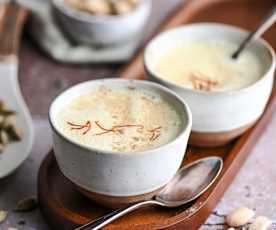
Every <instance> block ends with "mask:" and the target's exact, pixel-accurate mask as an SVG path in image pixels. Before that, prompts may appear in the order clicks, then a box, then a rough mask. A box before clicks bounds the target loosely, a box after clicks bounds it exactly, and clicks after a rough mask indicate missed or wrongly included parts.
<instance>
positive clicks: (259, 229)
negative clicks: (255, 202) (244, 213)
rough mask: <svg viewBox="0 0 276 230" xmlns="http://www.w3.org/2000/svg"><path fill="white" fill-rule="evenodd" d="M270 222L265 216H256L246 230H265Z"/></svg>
mask: <svg viewBox="0 0 276 230" xmlns="http://www.w3.org/2000/svg"><path fill="white" fill-rule="evenodd" d="M271 224H272V223H271V220H269V219H268V218H267V217H265V216H258V217H257V218H256V219H255V220H254V221H253V223H252V224H250V225H249V229H248V230H267V229H268V227H269V226H271Z"/></svg>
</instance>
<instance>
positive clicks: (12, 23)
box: [0, 3, 27, 55]
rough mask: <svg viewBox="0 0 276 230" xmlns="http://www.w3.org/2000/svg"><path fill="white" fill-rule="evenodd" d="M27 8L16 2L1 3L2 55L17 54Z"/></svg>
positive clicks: (0, 36)
mask: <svg viewBox="0 0 276 230" xmlns="http://www.w3.org/2000/svg"><path fill="white" fill-rule="evenodd" d="M26 18H27V10H26V9H24V8H22V7H21V6H19V5H18V4H16V3H2V4H0V55H11V54H17V51H18V48H19V43H20V40H21V33H22V29H23V26H24V23H25V20H26Z"/></svg>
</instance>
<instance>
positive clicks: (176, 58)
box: [154, 39, 268, 91]
mask: <svg viewBox="0 0 276 230" xmlns="http://www.w3.org/2000/svg"><path fill="white" fill-rule="evenodd" d="M236 49H237V44H235V43H232V42H225V41H219V40H210V41H189V40H188V39H187V41H182V42H180V41H179V42H178V43H176V44H175V47H173V48H171V49H169V50H167V51H166V52H164V54H162V55H161V57H160V60H159V61H157V63H156V64H155V66H154V72H155V73H156V74H157V75H158V76H160V77H161V78H164V79H166V80H168V81H172V82H174V83H176V84H180V85H182V86H185V87H188V88H190V89H195V90H205V91H227V90H236V89H242V88H244V87H246V86H249V85H251V84H252V83H254V82H256V81H257V80H259V79H260V78H261V76H262V75H263V74H264V73H265V70H266V69H267V68H268V67H267V66H266V65H264V64H263V63H262V62H261V61H260V60H259V58H258V56H257V55H255V54H254V53H253V52H250V50H248V49H246V50H244V51H243V53H242V55H241V56H240V57H239V58H238V59H237V60H234V59H232V58H231V54H232V53H234V52H235V50H236ZM172 62H173V65H172ZM249 66H250V68H248V67H249Z"/></svg>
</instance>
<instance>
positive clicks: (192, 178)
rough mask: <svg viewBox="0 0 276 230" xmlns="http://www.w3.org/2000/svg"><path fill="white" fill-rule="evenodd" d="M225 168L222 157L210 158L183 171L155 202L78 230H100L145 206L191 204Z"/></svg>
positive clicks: (130, 208)
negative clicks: (223, 167)
mask: <svg viewBox="0 0 276 230" xmlns="http://www.w3.org/2000/svg"><path fill="white" fill-rule="evenodd" d="M222 166H223V161H222V159H221V158H220V157H206V158H203V159H200V160H197V161H194V162H192V163H190V164H188V165H186V166H185V167H183V168H181V169H180V170H179V172H178V173H177V174H176V175H175V176H174V178H173V179H172V180H171V181H170V182H169V183H168V184H167V185H166V186H165V187H164V188H163V189H162V190H161V191H160V192H159V193H158V194H157V195H156V196H155V197H154V199H152V200H148V201H142V202H139V203H136V204H130V205H128V206H127V207H124V208H121V209H117V210H115V211H113V212H111V213H109V214H107V215H105V216H103V217H101V218H99V219H97V220H95V221H91V222H89V223H87V224H85V225H83V226H81V227H78V228H76V229H75V230H85V229H86V230H88V229H89V230H96V229H100V228H102V227H104V226H106V225H107V224H109V223H111V222H112V221H114V220H116V219H118V218H119V217H122V216H124V215H126V214H127V213H130V212H132V211H134V210H137V209H139V208H142V207H146V206H150V205H157V206H162V207H167V208H175V207H179V206H181V205H184V204H187V203H189V202H191V201H193V200H195V199H196V198H198V197H199V196H200V195H201V194H202V193H204V192H205V191H206V190H207V189H208V188H209V187H210V186H211V185H212V184H213V183H214V182H215V180H216V179H217V177H218V176H219V174H220V172H221V170H222Z"/></svg>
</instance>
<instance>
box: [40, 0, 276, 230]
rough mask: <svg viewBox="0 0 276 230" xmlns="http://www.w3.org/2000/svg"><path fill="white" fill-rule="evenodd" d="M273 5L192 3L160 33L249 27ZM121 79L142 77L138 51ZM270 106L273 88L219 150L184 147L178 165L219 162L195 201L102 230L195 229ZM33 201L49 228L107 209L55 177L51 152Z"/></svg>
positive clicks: (275, 96) (275, 100)
mask: <svg viewBox="0 0 276 230" xmlns="http://www.w3.org/2000/svg"><path fill="white" fill-rule="evenodd" d="M274 4H275V1H274V0H262V1H260V0H208V1H207V0H206V1H202V0H197V1H195V0H194V1H190V2H189V3H187V4H184V5H183V6H181V7H179V9H178V12H176V14H175V15H174V16H173V17H171V19H169V20H168V21H167V22H166V23H165V25H164V27H163V28H162V30H164V29H168V28H172V27H175V26H178V25H181V24H183V23H189V22H199V21H209V22H210V21H215V22H224V23H229V24H233V25H238V26H242V27H244V28H247V29H253V28H254V26H255V25H256V23H257V22H258V21H259V20H260V19H261V18H262V17H263V16H264V15H265V14H266V12H267V11H268V10H269V9H270V8H271V7H272V5H274ZM275 36H276V28H275V27H274V28H272V29H271V30H270V31H269V32H268V33H267V34H266V36H265V38H266V39H267V40H268V41H269V42H270V44H272V46H273V47H274V48H276V39H275ZM121 75H122V77H124V78H132V79H143V78H144V71H143V63H142V52H141V53H140V54H139V55H138V56H137V57H136V58H135V59H134V60H133V62H132V63H130V64H129V65H128V66H127V67H126V68H125V69H124V70H123V71H122V72H121ZM275 105H276V87H274V89H273V93H272V96H271V98H270V101H269V104H268V106H267V108H266V110H265V113H264V115H263V116H262V118H261V119H260V120H259V121H258V123H257V124H256V125H255V126H254V127H253V128H252V129H250V130H249V131H247V132H246V133H245V134H244V135H242V136H241V137H239V138H238V139H237V140H235V141H233V142H231V143H229V144H228V145H226V146H223V147H220V148H208V149H207V148H192V147H189V148H188V152H187V155H186V157H185V160H184V164H186V163H188V162H191V161H193V160H196V159H198V158H201V157H206V156H221V157H222V158H223V159H224V167H223V170H222V173H221V175H220V177H219V178H218V180H217V181H216V183H215V184H214V185H213V186H212V187H210V189H209V190H207V191H206V192H205V193H204V194H203V195H202V196H201V197H199V198H198V199H197V200H196V201H194V202H192V203H190V204H189V205H188V206H185V207H181V208H178V209H163V208H153V207H152V208H146V209H143V210H139V211H137V212H135V213H132V214H130V215H128V216H127V217H123V218H121V219H120V220H118V221H116V222H114V223H112V224H110V225H108V226H107V227H106V228H105V229H120V230H121V229H143V230H144V229H164V228H169V229H185V230H186V229H187V230H189V229H198V228H199V226H200V225H201V224H202V223H203V222H204V220H205V219H206V218H207V217H208V215H209V214H210V212H211V211H212V210H213V209H214V207H215V206H216V204H217V203H218V201H219V200H220V198H221V196H222V195H223V193H224V192H225V190H226V189H227V187H228V186H229V185H230V184H231V182H232V180H233V179H234V177H235V175H236V174H237V173H238V171H239V169H240V167H241V166H242V165H243V163H244V161H245V160H246V158H247V156H248V155H249V154H250V150H251V148H252V147H253V146H254V144H255V143H256V142H257V140H258V138H259V137H260V135H261V134H262V131H263V130H264V128H265V126H266V125H267V124H268V122H269V120H270V117H271V116H272V114H273V111H274V108H275ZM38 198H39V202H40V205H41V210H42V212H43V214H44V217H45V219H46V220H47V221H48V223H49V224H50V226H52V227H53V229H72V228H73V227H75V226H77V225H79V224H84V223H86V222H87V221H89V220H91V219H96V218H97V217H100V216H101V215H103V214H105V213H108V212H109V211H110V210H108V209H106V208H103V207H100V206H98V205H96V204H94V203H92V202H91V201H89V200H87V199H86V198H85V197H83V196H82V195H80V194H79V193H78V192H77V191H75V190H74V187H73V186H72V184H71V183H70V182H69V181H68V180H67V179H66V178H65V177H64V176H63V175H62V174H61V173H60V171H59V169H58V167H57V164H56V161H55V158H54V156H53V153H50V154H49V155H48V156H47V158H46V159H45V160H44V162H43V164H42V166H41V168H40V171H39V178H38Z"/></svg>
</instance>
